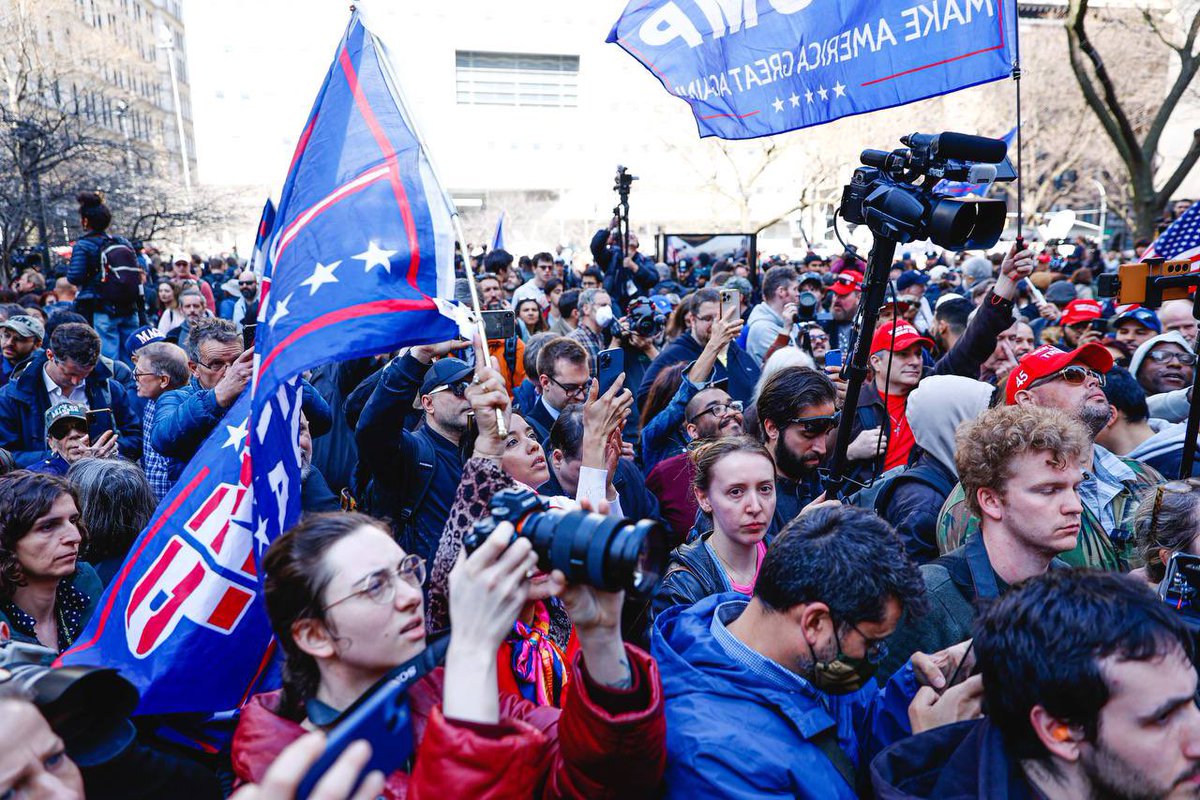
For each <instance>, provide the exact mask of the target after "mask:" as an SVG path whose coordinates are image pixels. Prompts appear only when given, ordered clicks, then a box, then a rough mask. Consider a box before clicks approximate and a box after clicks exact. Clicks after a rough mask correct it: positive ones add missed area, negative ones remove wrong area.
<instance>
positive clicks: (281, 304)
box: [267, 292, 295, 328]
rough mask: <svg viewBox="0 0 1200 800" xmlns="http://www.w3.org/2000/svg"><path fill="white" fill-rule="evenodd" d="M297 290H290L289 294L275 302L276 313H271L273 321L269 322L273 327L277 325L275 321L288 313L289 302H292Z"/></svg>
mask: <svg viewBox="0 0 1200 800" xmlns="http://www.w3.org/2000/svg"><path fill="white" fill-rule="evenodd" d="M294 294H295V292H289V293H288V296H287V297H285V298H283V299H282V300H278V301H276V303H275V313H274V314H272V315H271V321H270V322H268V323H267V325H269V326H270V327H271V328H274V327H275V323H276V322H279V320H281V319H283V318H284V317H286V316H287V315H288V313H289V312H288V303H290V302H292V295H294Z"/></svg>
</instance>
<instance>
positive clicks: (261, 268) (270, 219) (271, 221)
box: [250, 197, 275, 298]
mask: <svg viewBox="0 0 1200 800" xmlns="http://www.w3.org/2000/svg"><path fill="white" fill-rule="evenodd" d="M274 230H275V204H274V203H272V202H271V198H269V197H268V198H267V202H266V203H264V204H263V210H262V218H261V219H259V221H258V232H257V233H256V234H255V235H254V250H253V251H252V252H251V254H250V269H251V270H253V271H254V274H255V275H257V276H258V277H259V280H262V279H263V278H264V277H266V278H268V279H269V277H270V276H268V275H267V274H266V271H267V243H268V242H269V241H270V239H271V233H272V232H273V231H274ZM261 296H262V295H261V294H260V295H259V297H260V298H261Z"/></svg>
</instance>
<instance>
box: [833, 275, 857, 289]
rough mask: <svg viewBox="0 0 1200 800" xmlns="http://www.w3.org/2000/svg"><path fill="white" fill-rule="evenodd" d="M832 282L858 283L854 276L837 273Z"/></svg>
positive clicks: (844, 284) (853, 284)
mask: <svg viewBox="0 0 1200 800" xmlns="http://www.w3.org/2000/svg"><path fill="white" fill-rule="evenodd" d="M834 282H835V283H840V284H842V285H843V286H857V285H858V281H856V280H854V278H851V277H850V276H849V275H838V276H837V278H836V279H835V281H834Z"/></svg>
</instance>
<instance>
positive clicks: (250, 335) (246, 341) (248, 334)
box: [242, 322, 258, 350]
mask: <svg viewBox="0 0 1200 800" xmlns="http://www.w3.org/2000/svg"><path fill="white" fill-rule="evenodd" d="M257 327H258V323H256V322H252V323H250V324H249V325H243V326H242V349H243V350H253V349H254V329H255V328H257Z"/></svg>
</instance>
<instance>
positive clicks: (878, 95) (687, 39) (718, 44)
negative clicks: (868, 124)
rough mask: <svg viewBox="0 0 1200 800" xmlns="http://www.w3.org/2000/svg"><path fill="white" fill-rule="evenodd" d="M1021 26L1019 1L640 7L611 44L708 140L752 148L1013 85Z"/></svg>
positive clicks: (767, 1) (714, 0)
mask: <svg viewBox="0 0 1200 800" xmlns="http://www.w3.org/2000/svg"><path fill="white" fill-rule="evenodd" d="M1016 21H1017V16H1016V0H822V2H819V3H818V2H813V0H631V2H630V3H629V5H628V6H627V7H626V8H625V12H624V13H623V14H622V15H621V18H620V19H619V20H617V23H616V24H615V25H614V26H613V29H612V32H611V33H609V35H608V41H610V42H616V43H617V44H619V45H620V46H621V47H622V48H624V49H625V51H626V52H628V53H629V54H630V55H632V56H633V57H634V58H636V59H637V60H638V61H640V62H641V63H642V64H643V65H644V66H645V67H646V68H647V69H649V70H650V71H651V72H652V73H654V76H655V77H656V78H658V79H659V81H661V82H662V84H663V86H664V87H666V89H667V91H669V92H670V93H671V94H674V95H676V96H678V97H680V98H682V99H683V100H684V101H686V102H687V103H688V105H690V106H691V107H692V113H693V114H694V115H695V117H696V124H697V125H698V126H699V129H700V135H701V136H719V137H721V138H723V139H749V138H753V137H756V136H769V135H770V134H774V133H783V132H784V131H790V130H795V129H797V128H807V127H809V126H812V125H821V124H823V123H826V122H831V121H833V120H835V119H840V118H842V117H848V116H851V115H853V114H866V113H869V112H871V111H877V110H879V109H881V108H891V107H893V106H899V105H904V104H905V103H911V102H913V101H916V100H923V99H925V98H927V97H936V96H937V95H941V94H946V93H947V92H953V91H956V90H958V89H965V88H967V87H968V86H975V85H977V84H981V83H986V82H988V81H995V80H1000V79H1001V78H1006V77H1008V76H1009V75H1010V74H1011V72H1012V68H1013V62H1014V60H1015V59H1016V55H1017V51H1016V48H1017V36H1016Z"/></svg>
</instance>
